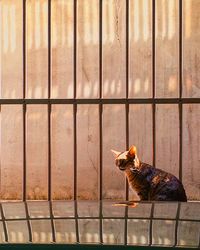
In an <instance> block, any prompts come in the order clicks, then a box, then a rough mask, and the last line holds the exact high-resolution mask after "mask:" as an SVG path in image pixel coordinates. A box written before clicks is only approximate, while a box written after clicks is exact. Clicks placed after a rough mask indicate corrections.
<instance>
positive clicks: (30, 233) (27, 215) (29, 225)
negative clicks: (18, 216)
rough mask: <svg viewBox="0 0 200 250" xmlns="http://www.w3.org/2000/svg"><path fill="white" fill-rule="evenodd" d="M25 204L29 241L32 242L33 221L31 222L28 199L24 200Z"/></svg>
mask: <svg viewBox="0 0 200 250" xmlns="http://www.w3.org/2000/svg"><path fill="white" fill-rule="evenodd" d="M24 206H25V213H26V221H27V227H28V234H29V241H30V242H32V241H33V237H32V229H31V223H30V215H29V210H28V205H27V202H26V201H25V202H24Z"/></svg>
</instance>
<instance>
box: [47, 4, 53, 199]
mask: <svg viewBox="0 0 200 250" xmlns="http://www.w3.org/2000/svg"><path fill="white" fill-rule="evenodd" d="M50 98H51V0H48V99H50ZM47 114H48V200H49V201H50V200H51V194H52V192H51V189H52V187H51V179H52V174H51V103H48V111H47Z"/></svg>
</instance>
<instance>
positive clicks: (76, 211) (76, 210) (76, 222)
mask: <svg viewBox="0 0 200 250" xmlns="http://www.w3.org/2000/svg"><path fill="white" fill-rule="evenodd" d="M77 206H78V205H77V200H75V201H74V212H75V228H76V242H77V243H80V239H79V227H78V207H77Z"/></svg>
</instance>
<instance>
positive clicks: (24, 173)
mask: <svg viewBox="0 0 200 250" xmlns="http://www.w3.org/2000/svg"><path fill="white" fill-rule="evenodd" d="M22 40H23V100H25V98H26V0H23V34H22ZM22 108H23V184H22V185H23V186H22V200H23V201H25V200H26V195H27V191H26V104H25V103H23V107H22Z"/></svg>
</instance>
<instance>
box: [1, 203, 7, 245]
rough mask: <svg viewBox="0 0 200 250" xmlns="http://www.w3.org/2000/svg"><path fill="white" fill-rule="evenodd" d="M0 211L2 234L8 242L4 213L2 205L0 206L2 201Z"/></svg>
mask: <svg viewBox="0 0 200 250" xmlns="http://www.w3.org/2000/svg"><path fill="white" fill-rule="evenodd" d="M0 213H1V220H2V223H3V231H4V236H5V242H8V240H9V239H8V230H7V225H6V219H5V215H4V212H3V207H2V203H0Z"/></svg>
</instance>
